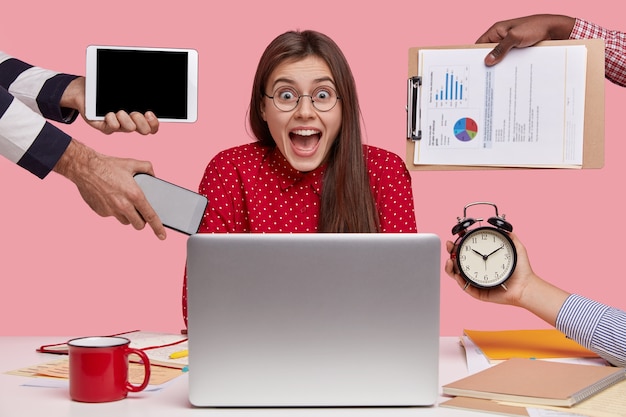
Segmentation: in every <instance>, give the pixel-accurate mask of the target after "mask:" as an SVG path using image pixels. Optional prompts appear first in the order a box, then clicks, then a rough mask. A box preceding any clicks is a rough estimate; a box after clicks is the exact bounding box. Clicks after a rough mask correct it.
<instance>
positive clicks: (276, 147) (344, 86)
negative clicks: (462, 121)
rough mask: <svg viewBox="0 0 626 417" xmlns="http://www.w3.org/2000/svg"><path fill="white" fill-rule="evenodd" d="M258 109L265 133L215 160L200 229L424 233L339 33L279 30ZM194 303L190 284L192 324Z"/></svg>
mask: <svg viewBox="0 0 626 417" xmlns="http://www.w3.org/2000/svg"><path fill="white" fill-rule="evenodd" d="M249 113H250V126H251V128H252V132H253V133H254V135H255V137H256V139H257V142H254V143H250V144H246V145H242V146H238V147H235V148H231V149H228V150H225V151H222V152H220V153H219V154H218V155H217V156H215V158H213V160H212V161H211V162H210V163H209V165H208V167H207V168H206V171H205V175H204V178H203V179H202V182H201V184H200V187H199V192H200V193H201V194H204V195H205V196H207V198H208V200H209V204H208V207H207V210H206V212H205V216H204V219H203V221H202V224H201V225H200V229H199V232H200V233H215V232H221V233H232V232H235V233H299V232H304V233H314V232H327V233H350V232H352V233H375V232H394V233H415V232H417V226H416V223H415V212H414V206H413V193H412V189H411V177H410V175H409V173H408V171H407V169H406V166H405V165H404V162H403V161H402V159H401V158H400V157H399V156H397V155H395V154H393V153H390V152H388V151H385V150H382V149H379V148H375V147H373V146H369V145H364V144H363V143H362V139H361V125H360V109H359V103H358V99H357V93H356V86H355V82H354V77H353V76H352V72H351V70H350V66H349V65H348V62H347V61H346V58H345V57H344V55H343V53H342V52H341V50H340V49H339V47H338V46H337V45H336V44H335V42H334V41H332V40H331V39H330V38H329V37H327V36H326V35H323V34H321V33H319V32H315V31H302V32H300V31H290V32H286V33H283V34H282V35H280V36H278V37H277V38H275V39H274V40H273V41H272V42H271V43H270V45H269V46H268V47H267V48H266V50H265V52H264V53H263V55H262V56H261V59H260V62H259V65H258V67H257V71H256V75H255V78H254V84H253V88H252V97H251V99H250V109H249ZM186 305H187V300H186V284H185V286H184V289H183V315H184V318H185V323H186V322H187V310H186Z"/></svg>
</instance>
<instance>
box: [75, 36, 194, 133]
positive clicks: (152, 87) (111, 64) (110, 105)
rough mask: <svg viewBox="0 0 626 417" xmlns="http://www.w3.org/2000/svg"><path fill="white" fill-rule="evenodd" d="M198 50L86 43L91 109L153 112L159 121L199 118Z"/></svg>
mask: <svg viewBox="0 0 626 417" xmlns="http://www.w3.org/2000/svg"><path fill="white" fill-rule="evenodd" d="M197 67H198V59H197V52H196V51H195V50H190V49H163V48H128V47H112V46H94V45H91V46H89V47H88V48H87V77H86V80H87V83H86V84H87V86H86V101H87V102H86V113H87V118H88V119H92V120H100V119H103V118H104V116H105V115H106V114H107V113H108V112H117V111H119V110H125V111H126V112H128V113H130V112H133V111H138V112H141V113H145V112H146V111H148V110H151V111H153V112H154V113H155V114H156V116H157V118H158V119H159V120H160V121H174V122H176V121H177V122H194V121H195V120H196V119H197V96H198V93H197V85H198V83H197V76H198V75H197V74H198V71H197Z"/></svg>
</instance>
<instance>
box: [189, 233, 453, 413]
mask: <svg viewBox="0 0 626 417" xmlns="http://www.w3.org/2000/svg"><path fill="white" fill-rule="evenodd" d="M440 256H441V242H440V240H439V238H438V237H437V236H436V235H433V234H425V233H424V234H196V235H193V236H191V237H190V238H189V240H188V243H187V280H188V284H187V285H188V309H189V310H188V326H189V334H188V337H189V370H190V371H189V400H190V402H191V403H192V404H193V405H195V406H203V407H307V406H312V407H341V406H426V405H432V404H434V403H435V401H436V399H437V396H438V391H439V386H438V355H439V281H440V271H441V264H440Z"/></svg>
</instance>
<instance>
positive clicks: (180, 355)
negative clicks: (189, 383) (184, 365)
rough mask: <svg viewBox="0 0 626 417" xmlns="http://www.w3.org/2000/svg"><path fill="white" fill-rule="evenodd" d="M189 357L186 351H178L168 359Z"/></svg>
mask: <svg viewBox="0 0 626 417" xmlns="http://www.w3.org/2000/svg"><path fill="white" fill-rule="evenodd" d="M188 355H189V352H188V351H187V349H185V350H179V351H178V352H174V353H172V354H171V355H170V359H179V358H185V357H187V356H188Z"/></svg>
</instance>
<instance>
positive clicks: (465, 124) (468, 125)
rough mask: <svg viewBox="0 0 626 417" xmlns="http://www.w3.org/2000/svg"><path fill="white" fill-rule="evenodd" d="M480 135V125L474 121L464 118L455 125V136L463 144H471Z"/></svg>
mask: <svg viewBox="0 0 626 417" xmlns="http://www.w3.org/2000/svg"><path fill="white" fill-rule="evenodd" d="M476 133H478V125H477V124H476V122H475V121H474V119H470V118H469V117H463V118H462V119H459V120H457V122H456V123H455V124H454V136H456V138H457V139H458V140H460V141H461V142H469V141H470V140H472V139H474V137H475V136H476Z"/></svg>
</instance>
